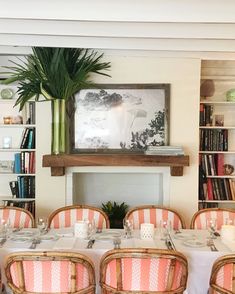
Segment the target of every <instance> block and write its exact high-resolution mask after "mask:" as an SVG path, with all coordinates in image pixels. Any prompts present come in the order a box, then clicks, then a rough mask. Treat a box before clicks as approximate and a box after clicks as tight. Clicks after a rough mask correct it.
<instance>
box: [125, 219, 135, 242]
mask: <svg viewBox="0 0 235 294" xmlns="http://www.w3.org/2000/svg"><path fill="white" fill-rule="evenodd" d="M123 228H124V237H125V238H127V239H129V238H131V237H132V232H133V223H132V221H130V220H128V219H127V220H125V219H124V220H123Z"/></svg>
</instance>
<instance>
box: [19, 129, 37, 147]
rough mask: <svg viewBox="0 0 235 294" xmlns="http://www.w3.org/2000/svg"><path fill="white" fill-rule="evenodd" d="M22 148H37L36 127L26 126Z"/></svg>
mask: <svg viewBox="0 0 235 294" xmlns="http://www.w3.org/2000/svg"><path fill="white" fill-rule="evenodd" d="M20 148H21V149H34V148H35V128H25V129H24V131H23V135H22V139H21V143H20Z"/></svg>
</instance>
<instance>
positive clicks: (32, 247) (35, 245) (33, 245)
mask: <svg viewBox="0 0 235 294" xmlns="http://www.w3.org/2000/svg"><path fill="white" fill-rule="evenodd" d="M40 242H41V240H40V239H38V238H35V239H33V241H32V244H31V245H30V246H29V249H35V248H36V247H37V244H40Z"/></svg>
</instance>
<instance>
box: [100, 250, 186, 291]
mask: <svg viewBox="0 0 235 294" xmlns="http://www.w3.org/2000/svg"><path fill="white" fill-rule="evenodd" d="M187 276H188V263H187V259H186V257H185V256H184V255H183V254H181V253H178V252H170V251H167V250H158V249H117V250H111V251H108V252H107V253H106V254H105V255H104V256H103V257H102V259H101V263H100V286H101V290H102V294H107V293H109V294H112V293H119V294H124V293H125V294H127V293H128V294H131V293H138V294H146V293H148V294H163V293H167V294H173V293H174V294H179V293H183V291H184V290H185V289H186V283H187Z"/></svg>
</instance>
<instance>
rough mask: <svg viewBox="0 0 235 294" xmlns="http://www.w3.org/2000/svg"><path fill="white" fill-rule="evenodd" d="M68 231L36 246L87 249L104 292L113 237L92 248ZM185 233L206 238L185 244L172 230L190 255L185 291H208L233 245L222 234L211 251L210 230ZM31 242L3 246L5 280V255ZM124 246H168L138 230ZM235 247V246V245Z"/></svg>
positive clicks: (0, 257) (179, 248) (176, 241)
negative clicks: (103, 270)
mask: <svg viewBox="0 0 235 294" xmlns="http://www.w3.org/2000/svg"><path fill="white" fill-rule="evenodd" d="M67 231H68V230H66V234H65V235H63V234H62V237H60V238H61V239H59V240H55V241H51V240H49V241H48V240H47V241H42V242H41V243H40V244H38V245H37V248H36V250H66V251H75V252H79V253H83V254H85V255H87V256H89V257H90V258H91V260H92V261H93V262H94V265H95V272H96V280H97V293H100V288H99V263H100V259H101V257H102V255H103V254H104V253H105V252H106V251H107V250H110V249H113V240H97V241H96V242H95V243H94V245H93V248H92V249H87V248H86V246H87V242H88V241H87V240H81V239H75V238H73V237H71V236H69V235H67ZM55 232H56V230H51V231H50V232H49V233H48V234H54V233H55ZM182 234H190V235H191V234H194V235H195V236H196V238H199V239H200V240H203V241H205V246H203V247H199V248H194V247H188V246H185V245H184V244H183V241H182V240H179V239H176V238H177V237H178V236H177V235H174V233H172V240H173V242H174V245H175V247H176V249H177V251H180V252H182V253H183V254H184V255H185V256H186V257H187V259H188V264H189V275H188V283H187V290H186V291H185V294H206V293H207V290H208V285H209V278H210V272H211V267H212V264H213V262H214V261H215V260H216V258H218V257H219V256H222V255H225V254H230V253H231V252H232V251H233V248H231V247H230V248H229V247H227V246H226V245H225V244H223V243H222V242H221V240H220V238H217V239H216V240H215V245H216V247H217V249H218V251H216V252H212V251H210V248H209V247H208V246H206V237H207V236H208V232H206V231H192V230H184V232H183V233H182ZM30 244H31V242H24V243H19V242H15V241H11V240H8V241H7V242H6V243H5V244H4V246H3V247H2V248H1V249H0V262H1V268H2V276H3V280H4V272H3V268H4V267H3V264H4V258H5V256H6V255H7V254H9V253H11V252H15V251H25V250H29V249H28V248H29V246H30ZM121 247H122V248H125V247H126V248H127V247H150V248H153V247H154V248H159V249H166V247H165V242H164V241H162V240H161V239H160V237H159V235H158V234H156V237H155V239H154V240H151V241H142V240H140V239H139V232H135V233H134V237H133V238H131V239H122V242H121ZM234 251H235V248H234Z"/></svg>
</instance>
